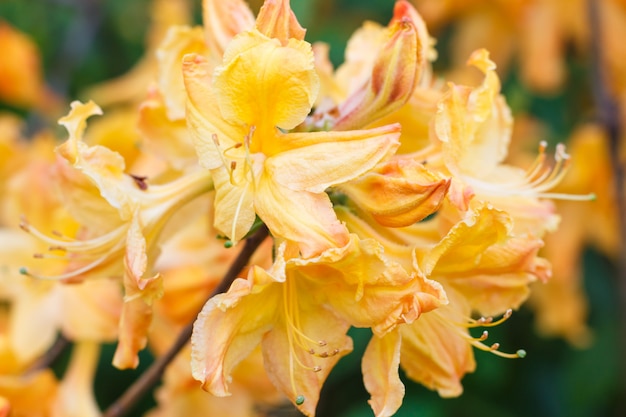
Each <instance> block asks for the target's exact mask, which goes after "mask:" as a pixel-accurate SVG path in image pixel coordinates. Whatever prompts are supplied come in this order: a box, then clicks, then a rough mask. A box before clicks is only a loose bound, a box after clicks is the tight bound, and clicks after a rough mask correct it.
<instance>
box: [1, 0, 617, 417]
mask: <svg viewBox="0 0 626 417" xmlns="http://www.w3.org/2000/svg"><path fill="white" fill-rule="evenodd" d="M199 3H200V0H195V3H194V18H195V20H196V23H201V14H200V4H199ZM252 7H253V9H254V10H256V9H258V7H259V2H258V1H257V2H255V3H253V4H252ZM292 7H293V9H294V10H295V12H296V14H297V16H298V17H299V19H300V22H301V24H302V26H304V27H305V28H307V29H308V32H307V39H308V40H309V41H324V42H327V43H329V44H330V45H331V59H332V61H333V63H334V64H335V65H338V64H339V63H341V61H342V57H343V50H344V46H345V43H346V41H347V39H348V38H349V36H350V34H351V33H352V32H353V31H354V30H355V29H357V28H358V27H359V26H360V25H361V23H362V22H363V20H366V19H369V20H374V21H378V22H380V23H383V24H385V23H386V22H387V21H388V20H389V18H390V17H391V15H392V9H393V1H391V0H368V1H363V0H335V1H331V0H323V1H314V0H293V1H292ZM149 10H150V0H0V19H4V20H6V21H8V22H9V23H11V24H12V25H14V26H15V27H17V28H19V29H20V30H22V31H24V32H26V33H28V34H30V35H31V36H32V38H33V39H34V41H35V42H36V43H37V45H38V46H39V48H40V51H41V54H42V59H43V64H44V70H45V76H46V80H47V82H48V84H49V85H50V86H51V87H52V88H53V89H54V90H55V91H56V92H57V93H59V94H60V95H61V96H63V97H65V98H66V99H67V100H68V101H69V100H71V99H73V98H76V97H77V95H78V94H79V93H80V92H81V91H82V90H83V89H85V88H86V87H87V86H90V85H92V84H94V83H97V82H100V81H104V80H107V79H109V78H112V77H115V76H118V75H121V74H123V73H124V72H126V71H127V70H128V69H129V68H131V67H132V65H133V64H134V63H135V62H137V60H138V59H139V58H140V57H141V56H142V54H143V52H144V49H145V35H146V31H147V29H148V26H149ZM454 30H455V24H454V22H452V23H450V24H448V25H444V26H443V27H441V28H439V30H438V31H437V32H435V33H432V34H433V35H434V36H435V37H436V38H437V39H438V43H437V50H438V52H439V60H438V61H437V63H436V65H435V67H436V69H437V70H445V69H446V65H447V64H448V63H449V60H448V59H447V56H448V55H447V54H448V53H449V48H450V47H451V45H450V34H451V33H453V32H454ZM478 47H481V45H476V48H478ZM0 59H2V57H1V51H0ZM567 63H568V64H567V65H568V71H569V72H570V77H569V78H568V80H567V85H565V86H564V87H563V88H562V89H560V90H559V92H557V93H555V94H552V95H550V96H545V95H544V96H539V95H536V94H533V93H532V92H531V91H529V89H527V88H526V87H525V86H524V85H523V84H522V83H521V82H520V81H519V78H518V74H517V72H516V71H515V67H514V66H513V70H512V71H510V72H509V73H507V74H501V76H502V77H503V93H504V95H505V96H506V97H507V98H508V101H509V104H510V105H511V107H512V108H513V111H514V112H515V113H516V114H518V113H522V112H523V113H529V114H531V115H533V116H534V117H536V118H538V119H540V120H541V121H542V122H543V123H545V124H546V125H547V126H548V127H549V130H548V136H549V137H546V138H544V139H546V140H549V141H551V142H552V143H554V142H557V141H564V140H566V139H567V138H568V136H569V135H570V133H571V131H572V129H573V127H574V126H575V124H576V123H577V122H578V120H579V119H580V117H581V114H585V111H587V112H588V111H589V110H588V109H587V107H588V106H591V93H590V91H589V85H590V83H589V77H590V75H589V70H590V68H589V65H588V63H587V61H586V60H585V59H584V57H583V58H582V59H581V57H579V56H574V55H571V56H567ZM0 108H3V109H5V110H7V109H8V110H11V111H17V112H19V113H20V114H22V115H27V116H28V111H27V110H24V109H13V108H11V107H10V106H7V105H6V104H2V103H0ZM580 262H581V263H582V264H583V265H584V271H585V281H584V286H585V290H586V292H587V294H588V297H589V301H590V315H589V325H590V327H591V329H592V330H593V332H594V343H593V344H592V345H591V347H589V348H588V349H585V350H579V349H575V348H572V347H570V346H569V345H568V344H567V343H566V342H564V341H562V340H556V339H545V338H541V337H539V336H538V335H537V334H536V333H535V331H534V324H533V313H532V312H531V311H530V310H528V309H526V308H523V309H522V310H520V311H519V312H516V313H515V314H514V315H513V316H512V318H511V319H510V320H508V322H507V323H505V324H504V325H502V326H499V327H496V328H494V329H493V331H492V332H490V333H491V336H490V341H499V342H500V343H501V345H502V347H503V350H505V351H515V350H517V349H518V348H523V349H525V350H526V351H527V352H528V356H527V357H526V358H525V359H523V360H507V359H502V358H498V357H496V356H494V355H491V354H487V353H483V352H477V362H478V370H477V371H476V372H475V373H474V374H471V375H468V376H467V377H466V378H465V380H464V381H465V393H464V395H463V396H462V397H460V398H457V399H441V398H439V397H438V396H437V395H436V394H435V393H433V392H430V391H428V390H427V389H424V388H422V387H421V386H419V385H417V384H413V383H411V382H408V381H407V382H406V385H407V390H406V397H405V400H404V405H403V406H402V408H401V409H400V411H399V412H398V414H397V415H398V416H419V417H448V416H449V417H452V416H455V417H456V416H459V417H463V416H468V417H471V416H479V415H480V416H482V417H523V416H535V417H599V416H613V417H618V416H619V410H621V408H620V407H619V402H620V401H621V402H622V403H623V402H624V399H623V398H621V397H620V390H622V387H623V384H625V383H626V381H623V380H622V379H621V377H622V376H621V375H620V374H619V370H620V367H621V361H622V358H623V355H624V353H623V352H622V351H620V349H619V340H618V334H619V331H620V326H622V323H620V322H619V319H618V317H619V314H618V305H619V300H618V296H617V291H616V290H615V278H614V277H615V275H616V273H615V272H616V271H615V266H614V265H613V264H612V263H611V261H609V260H608V259H607V258H605V257H604V256H603V255H602V254H600V253H598V252H596V251H594V250H592V249H589V250H587V251H586V252H585V254H584V257H583V258H582V259H580ZM352 336H353V337H354V339H355V352H354V353H352V354H351V355H349V356H347V357H346V358H345V359H343V360H342V361H341V362H340V364H339V366H338V367H337V368H336V369H335V370H334V371H333V373H332V374H331V377H330V379H329V381H328V383H327V385H326V387H325V389H324V391H323V393H322V399H321V402H320V405H319V416H322V417H359V416H369V415H371V411H370V409H369V406H368V404H367V402H366V401H367V398H368V395H367V393H366V392H365V390H364V388H363V384H362V380H361V375H360V365H359V361H360V356H361V354H362V351H363V350H364V347H365V344H366V343H367V340H368V338H369V336H370V335H369V333H368V332H367V331H353V332H352ZM112 351H113V349H112V347H109V348H108V349H106V350H105V355H104V357H103V361H102V364H101V366H100V370H99V373H98V380H97V381H96V391H97V393H98V398H99V401H100V402H101V405H102V406H103V407H104V406H106V405H107V404H108V403H110V402H111V401H112V400H113V399H114V398H115V397H116V396H117V395H119V393H121V391H122V390H123V389H124V387H125V385H126V384H129V383H130V382H131V381H132V380H133V379H134V378H135V376H136V374H137V373H138V372H141V369H143V367H145V365H146V364H147V363H148V362H149V360H150V357H149V355H148V354H147V355H146V356H145V357H144V358H143V359H142V368H140V369H139V370H137V371H133V372H131V371H125V372H120V371H116V370H114V369H112V368H111V366H110V365H109V364H110V359H111V356H112ZM153 404H154V403H153V401H152V400H151V399H146V401H144V403H143V404H142V405H141V406H140V408H139V409H137V410H135V411H134V415H138V416H139V415H141V414H142V412H143V411H144V410H146V409H147V408H149V407H150V406H152V405H153Z"/></svg>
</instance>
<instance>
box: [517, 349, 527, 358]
mask: <svg viewBox="0 0 626 417" xmlns="http://www.w3.org/2000/svg"><path fill="white" fill-rule="evenodd" d="M517 356H518V357H520V358H525V357H526V351H525V350H524V349H520V350H518V351H517Z"/></svg>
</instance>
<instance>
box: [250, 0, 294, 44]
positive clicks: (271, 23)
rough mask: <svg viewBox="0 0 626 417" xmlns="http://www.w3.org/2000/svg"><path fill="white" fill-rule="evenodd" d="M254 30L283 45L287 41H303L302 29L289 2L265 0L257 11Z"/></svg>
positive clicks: (284, 0)
mask: <svg viewBox="0 0 626 417" xmlns="http://www.w3.org/2000/svg"><path fill="white" fill-rule="evenodd" d="M256 28H257V29H258V30H259V32H261V33H262V34H264V35H265V36H269V37H270V38H275V39H278V40H280V43H281V44H283V45H285V44H286V43H287V42H289V39H291V38H293V39H299V40H303V39H304V34H305V33H306V29H303V28H302V26H300V23H299V22H298V19H297V18H296V15H295V14H294V13H293V10H291V6H290V4H289V0H266V1H265V2H264V3H263V6H262V7H261V10H259V15H258V16H257V19H256Z"/></svg>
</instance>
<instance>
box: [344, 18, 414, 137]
mask: <svg viewBox="0 0 626 417" xmlns="http://www.w3.org/2000/svg"><path fill="white" fill-rule="evenodd" d="M388 30H389V38H388V40H387V42H386V43H385V44H384V45H383V46H382V47H381V49H380V52H379V54H378V56H377V57H376V61H375V62H374V64H373V68H372V72H371V77H370V79H369V81H368V83H367V84H366V85H364V86H363V87H362V88H361V89H359V90H357V91H356V92H355V93H354V94H352V96H350V97H349V98H348V99H347V100H346V101H345V102H344V103H343V104H341V105H340V106H339V109H338V111H339V117H338V119H337V120H336V122H335V125H334V128H335V129H336V130H349V129H355V128H359V127H363V126H366V125H368V124H370V123H373V122H375V121H376V120H378V119H380V118H381V117H383V116H385V115H387V114H389V113H391V112H393V111H394V110H397V109H399V108H400V107H401V106H402V105H403V104H404V103H406V102H407V100H408V99H409V98H410V97H411V94H412V93H413V89H414V87H415V85H416V82H417V80H419V78H420V76H421V66H422V65H421V64H422V62H423V57H422V56H421V52H422V51H421V47H420V45H419V39H418V36H417V32H416V29H415V26H414V25H413V23H412V22H411V20H410V19H409V18H408V17H407V18H403V19H398V20H395V21H392V23H391V24H390V27H389V29H388Z"/></svg>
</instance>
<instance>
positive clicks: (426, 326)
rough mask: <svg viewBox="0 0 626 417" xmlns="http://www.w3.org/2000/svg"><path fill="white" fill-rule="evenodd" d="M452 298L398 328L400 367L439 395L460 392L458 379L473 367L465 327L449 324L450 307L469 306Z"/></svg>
mask: <svg viewBox="0 0 626 417" xmlns="http://www.w3.org/2000/svg"><path fill="white" fill-rule="evenodd" d="M449 295H452V294H451V293H450V294H449ZM452 301H453V302H451V304H450V305H449V306H443V307H441V308H438V309H436V310H434V311H432V312H430V313H427V314H424V315H423V316H422V317H420V319H419V320H416V321H415V322H413V323H412V324H410V325H404V326H400V328H399V330H400V333H401V334H402V352H401V357H400V364H401V366H402V369H403V370H404V371H405V372H406V375H407V376H408V377H409V378H410V379H412V380H414V381H417V382H419V383H420V384H422V385H424V386H425V387H427V388H429V389H432V390H437V392H438V393H439V395H441V396H442V397H457V396H459V395H461V393H462V392H463V386H462V385H461V379H462V378H463V376H464V375H465V374H466V373H468V372H473V371H474V369H475V368H476V362H475V361H474V352H473V351H472V347H471V345H470V344H469V343H468V340H467V338H468V337H469V334H468V331H467V329H466V328H454V327H453V326H455V324H454V320H455V318H456V317H457V315H456V314H455V311H454V309H465V310H466V311H465V312H464V313H467V314H469V309H468V308H467V307H462V306H460V305H459V303H461V304H462V303H463V301H462V299H461V298H459V297H454V299H453V300H452ZM463 334H465V335H463Z"/></svg>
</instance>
